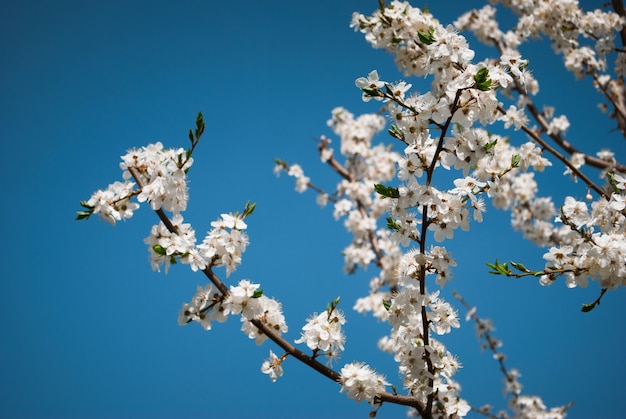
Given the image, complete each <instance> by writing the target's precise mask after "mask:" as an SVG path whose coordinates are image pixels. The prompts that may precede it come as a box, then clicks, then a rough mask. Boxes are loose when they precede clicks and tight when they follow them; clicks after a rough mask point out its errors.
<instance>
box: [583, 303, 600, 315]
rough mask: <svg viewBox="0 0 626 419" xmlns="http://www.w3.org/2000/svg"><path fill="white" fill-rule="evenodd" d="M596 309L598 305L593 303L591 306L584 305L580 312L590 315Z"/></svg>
mask: <svg viewBox="0 0 626 419" xmlns="http://www.w3.org/2000/svg"><path fill="white" fill-rule="evenodd" d="M594 308H596V303H591V304H583V306H582V308H581V309H580V311H582V312H583V313H589V312H590V311H591V310H593V309H594Z"/></svg>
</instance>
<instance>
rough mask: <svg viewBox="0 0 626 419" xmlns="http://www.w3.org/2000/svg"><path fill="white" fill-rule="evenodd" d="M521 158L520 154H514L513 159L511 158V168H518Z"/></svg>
mask: <svg viewBox="0 0 626 419" xmlns="http://www.w3.org/2000/svg"><path fill="white" fill-rule="evenodd" d="M521 158H522V157H521V156H520V155H519V154H514V155H513V157H511V167H518V166H519V162H520V160H521Z"/></svg>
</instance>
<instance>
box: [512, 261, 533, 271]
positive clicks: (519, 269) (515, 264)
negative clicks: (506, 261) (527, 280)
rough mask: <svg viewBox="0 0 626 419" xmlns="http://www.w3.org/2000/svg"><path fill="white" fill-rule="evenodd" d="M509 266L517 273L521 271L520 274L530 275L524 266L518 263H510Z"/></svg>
mask: <svg viewBox="0 0 626 419" xmlns="http://www.w3.org/2000/svg"><path fill="white" fill-rule="evenodd" d="M511 266H513V267H514V268H515V269H517V270H518V271H521V272H524V273H530V272H531V271H530V270H529V269H528V268H527V267H526V266H524V265H523V264H521V263H518V262H513V261H511Z"/></svg>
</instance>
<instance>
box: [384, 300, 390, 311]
mask: <svg viewBox="0 0 626 419" xmlns="http://www.w3.org/2000/svg"><path fill="white" fill-rule="evenodd" d="M383 307H384V308H385V310H387V311H389V309H390V308H391V301H389V300H383Z"/></svg>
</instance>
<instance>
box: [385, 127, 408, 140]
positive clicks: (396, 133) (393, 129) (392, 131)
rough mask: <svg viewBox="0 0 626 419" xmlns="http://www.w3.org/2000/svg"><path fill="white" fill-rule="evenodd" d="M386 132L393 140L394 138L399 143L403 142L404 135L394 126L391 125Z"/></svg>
mask: <svg viewBox="0 0 626 419" xmlns="http://www.w3.org/2000/svg"><path fill="white" fill-rule="evenodd" d="M387 132H388V133H389V135H391V136H392V137H393V138H396V139H398V140H400V141H404V133H403V132H402V131H400V130H399V129H398V127H397V126H396V125H392V126H391V129H388V130H387Z"/></svg>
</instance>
